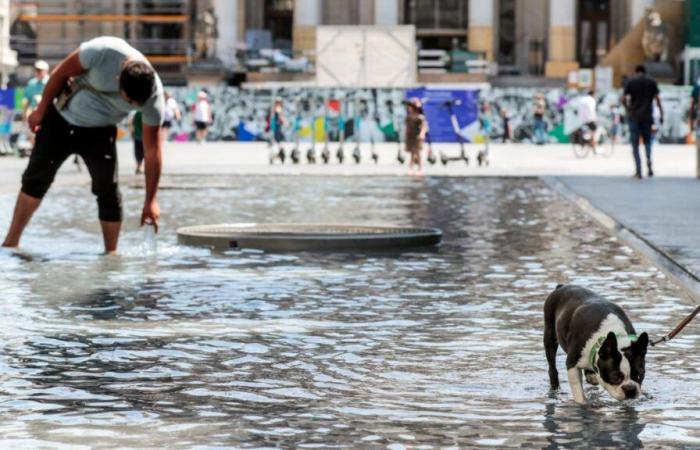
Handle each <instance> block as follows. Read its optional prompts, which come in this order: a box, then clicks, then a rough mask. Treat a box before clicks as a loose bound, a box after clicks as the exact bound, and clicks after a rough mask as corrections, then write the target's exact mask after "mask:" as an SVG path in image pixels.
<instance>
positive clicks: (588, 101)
mask: <svg viewBox="0 0 700 450" xmlns="http://www.w3.org/2000/svg"><path fill="white" fill-rule="evenodd" d="M596 107H597V105H596V101H595V97H594V94H593V91H589V92H588V93H586V95H584V96H583V97H581V98H580V99H579V101H578V118H579V120H580V121H581V123H582V124H584V125H588V127H589V128H590V129H591V130H595V129H596V123H597V122H598V113H597V111H596Z"/></svg>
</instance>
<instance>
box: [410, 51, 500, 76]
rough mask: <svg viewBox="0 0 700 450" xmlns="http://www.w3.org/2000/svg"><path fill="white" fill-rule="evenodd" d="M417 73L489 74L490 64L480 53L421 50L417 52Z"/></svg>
mask: <svg viewBox="0 0 700 450" xmlns="http://www.w3.org/2000/svg"><path fill="white" fill-rule="evenodd" d="M418 72H419V73H421V74H445V73H472V74H473V73H478V74H490V72H491V64H490V63H489V62H488V60H487V59H486V55H485V54H484V53H482V52H467V51H464V50H452V51H447V50H431V49H422V50H418Z"/></svg>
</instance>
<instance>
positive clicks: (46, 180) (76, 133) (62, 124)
mask: <svg viewBox="0 0 700 450" xmlns="http://www.w3.org/2000/svg"><path fill="white" fill-rule="evenodd" d="M116 136H117V128H116V127H95V128H85V127H76V126H73V125H71V124H69V123H68V122H66V121H65V120H64V119H63V117H61V115H60V114H59V113H58V111H56V109H55V108H54V107H53V106H52V107H51V109H50V110H49V112H48V113H47V114H46V117H44V121H43V122H42V123H41V128H40V129H39V132H38V133H37V135H36V141H35V142H34V149H33V150H32V154H31V156H30V158H29V163H28V164H27V169H26V170H25V171H24V174H23V175H22V192H23V193H25V194H27V195H29V196H30V197H34V198H43V197H44V195H45V194H46V192H47V191H48V190H49V187H50V186H51V183H53V180H54V178H55V177H56V172H58V169H59V168H60V167H61V164H63V162H64V161H65V160H66V159H68V157H69V156H70V155H72V154H78V155H80V156H81V158H82V159H83V161H85V165H86V166H87V168H88V171H89V172H90V178H92V193H93V194H95V196H97V207H98V210H99V217H100V220H102V221H105V222H120V221H121V220H122V202H121V194H120V193H119V184H118V173H117V146H116Z"/></svg>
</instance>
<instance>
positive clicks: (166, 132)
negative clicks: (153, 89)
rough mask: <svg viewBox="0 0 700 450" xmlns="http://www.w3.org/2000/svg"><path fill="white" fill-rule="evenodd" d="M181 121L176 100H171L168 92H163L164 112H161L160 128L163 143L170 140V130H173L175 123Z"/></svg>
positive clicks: (171, 96)
mask: <svg viewBox="0 0 700 450" xmlns="http://www.w3.org/2000/svg"><path fill="white" fill-rule="evenodd" d="M181 119H182V112H181V111H180V106H179V105H178V104H177V100H175V99H174V98H173V95H172V94H171V93H170V91H166V92H165V111H164V112H163V126H162V127H161V132H162V137H161V138H162V139H163V142H167V141H168V139H170V130H171V129H172V128H173V125H174V124H175V122H180V120H181Z"/></svg>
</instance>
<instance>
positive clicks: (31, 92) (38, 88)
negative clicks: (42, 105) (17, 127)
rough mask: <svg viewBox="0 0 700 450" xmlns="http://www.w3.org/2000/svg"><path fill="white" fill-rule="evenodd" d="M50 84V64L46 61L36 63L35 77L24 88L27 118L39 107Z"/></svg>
mask: <svg viewBox="0 0 700 450" xmlns="http://www.w3.org/2000/svg"><path fill="white" fill-rule="evenodd" d="M48 82H49V64H48V63H47V62H46V61H43V60H38V61H37V62H35V63H34V77H33V78H31V79H30V80H29V82H27V87H25V88H24V112H25V118H26V117H28V116H29V114H30V113H31V112H32V111H33V110H34V109H35V108H36V107H37V106H38V105H39V102H40V101H41V96H42V94H43V93H44V88H45V87H46V83H48Z"/></svg>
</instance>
